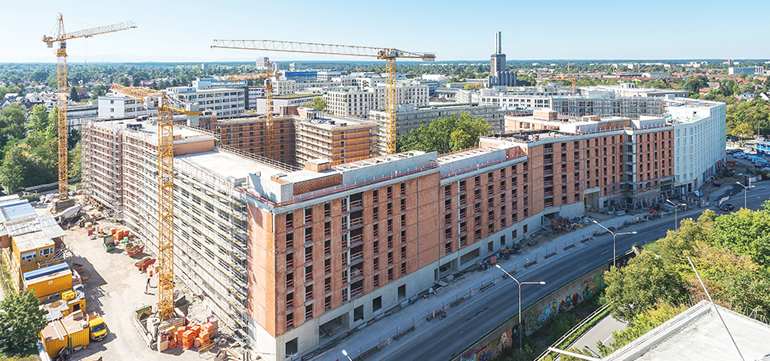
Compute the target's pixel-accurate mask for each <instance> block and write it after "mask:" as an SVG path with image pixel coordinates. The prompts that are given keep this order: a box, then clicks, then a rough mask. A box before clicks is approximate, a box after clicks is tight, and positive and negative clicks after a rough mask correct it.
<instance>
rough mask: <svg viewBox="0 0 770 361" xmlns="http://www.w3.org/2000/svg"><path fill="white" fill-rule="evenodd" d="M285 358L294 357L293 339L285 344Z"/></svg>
mask: <svg viewBox="0 0 770 361" xmlns="http://www.w3.org/2000/svg"><path fill="white" fill-rule="evenodd" d="M285 352H286V356H289V355H294V354H296V353H297V339H296V338H295V339H293V340H291V341H289V342H286V349H285Z"/></svg>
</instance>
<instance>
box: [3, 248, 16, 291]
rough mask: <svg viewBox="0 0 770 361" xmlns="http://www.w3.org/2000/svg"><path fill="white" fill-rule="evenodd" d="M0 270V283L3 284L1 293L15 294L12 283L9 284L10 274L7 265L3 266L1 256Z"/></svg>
mask: <svg viewBox="0 0 770 361" xmlns="http://www.w3.org/2000/svg"><path fill="white" fill-rule="evenodd" d="M0 268H2V272H0V282H2V284H3V285H2V287H3V291H5V292H6V293H10V292H15V291H16V290H15V289H14V288H13V282H11V274H10V273H9V272H8V265H6V264H5V259H4V258H3V257H2V256H0ZM6 285H7V286H6Z"/></svg>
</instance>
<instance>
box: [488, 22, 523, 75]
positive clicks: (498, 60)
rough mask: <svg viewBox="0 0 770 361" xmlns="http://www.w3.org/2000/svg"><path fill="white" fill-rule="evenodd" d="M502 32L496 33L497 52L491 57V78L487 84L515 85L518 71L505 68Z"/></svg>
mask: <svg viewBox="0 0 770 361" xmlns="http://www.w3.org/2000/svg"><path fill="white" fill-rule="evenodd" d="M501 42H502V33H501V32H499V31H498V32H497V33H496V34H495V53H494V54H492V57H491V61H492V63H491V65H492V66H491V68H490V69H489V78H487V86H488V87H490V88H491V87H494V86H515V85H516V73H515V72H510V71H507V70H505V54H503V49H502V44H501Z"/></svg>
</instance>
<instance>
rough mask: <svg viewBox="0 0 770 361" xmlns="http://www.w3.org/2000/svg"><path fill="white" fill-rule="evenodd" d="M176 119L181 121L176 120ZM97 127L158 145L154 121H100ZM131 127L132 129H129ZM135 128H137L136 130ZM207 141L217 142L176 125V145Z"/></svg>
mask: <svg viewBox="0 0 770 361" xmlns="http://www.w3.org/2000/svg"><path fill="white" fill-rule="evenodd" d="M175 119H179V118H176V117H175ZM93 124H94V125H96V126H100V127H105V128H112V129H115V130H117V131H120V132H122V133H125V134H128V135H132V136H135V137H137V138H142V139H144V140H146V141H148V142H150V143H151V144H158V124H157V122H156V121H154V120H148V121H138V120H136V119H119V120H100V121H97V122H94V123H93ZM129 127H131V128H129ZM134 127H135V128H134ZM206 140H216V138H215V137H214V135H212V134H211V133H208V132H204V131H201V130H197V129H193V128H189V127H185V126H180V125H174V143H175V144H184V143H193V142H199V141H206Z"/></svg>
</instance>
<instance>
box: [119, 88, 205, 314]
mask: <svg viewBox="0 0 770 361" xmlns="http://www.w3.org/2000/svg"><path fill="white" fill-rule="evenodd" d="M110 91H114V92H116V93H121V94H123V95H126V96H129V97H131V98H134V99H137V100H139V102H140V103H142V104H144V105H145V106H153V105H155V104H154V102H155V100H154V99H157V101H158V103H157V106H158V290H159V292H158V311H159V313H160V318H161V321H165V320H168V319H170V318H172V317H174V119H173V117H174V113H181V114H185V115H187V116H188V120H189V122H190V123H195V124H197V123H198V119H197V117H199V116H200V112H199V111H198V104H195V103H184V102H183V101H181V100H180V99H179V98H177V97H175V96H173V95H171V94H166V93H164V92H160V91H157V90H152V89H148V88H141V87H124V86H121V85H118V84H113V85H112V87H110Z"/></svg>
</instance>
